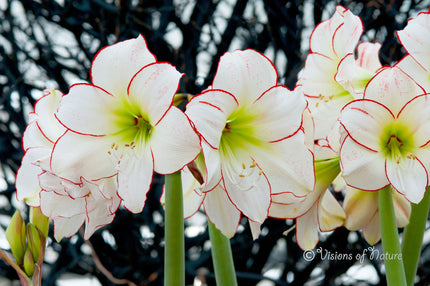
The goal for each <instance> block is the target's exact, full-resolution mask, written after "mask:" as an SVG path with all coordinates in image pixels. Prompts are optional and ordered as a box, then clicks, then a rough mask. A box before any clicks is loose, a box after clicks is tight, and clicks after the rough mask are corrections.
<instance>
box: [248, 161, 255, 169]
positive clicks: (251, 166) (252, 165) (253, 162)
mask: <svg viewBox="0 0 430 286" xmlns="http://www.w3.org/2000/svg"><path fill="white" fill-rule="evenodd" d="M255 166H257V163H255V161H252V164H251V165H250V166H249V168H255Z"/></svg>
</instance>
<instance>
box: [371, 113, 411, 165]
mask: <svg viewBox="0 0 430 286" xmlns="http://www.w3.org/2000/svg"><path fill="white" fill-rule="evenodd" d="M380 144H381V150H382V152H383V154H384V156H385V157H386V158H390V159H392V160H396V161H397V162H400V159H402V158H404V157H408V158H410V157H411V154H413V153H414V151H415V144H414V138H413V134H412V133H411V132H410V131H409V130H408V128H407V127H406V126H405V125H403V124H402V123H399V122H394V123H391V124H389V125H387V126H386V127H385V128H384V130H383V135H382V137H381V141H380Z"/></svg>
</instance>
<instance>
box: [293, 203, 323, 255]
mask: <svg viewBox="0 0 430 286" xmlns="http://www.w3.org/2000/svg"><path fill="white" fill-rule="evenodd" d="M317 215H318V211H317V207H316V206H314V207H313V208H311V209H310V210H309V211H308V212H307V213H306V214H304V215H303V216H301V217H298V218H297V220H296V240H297V244H298V245H299V246H300V248H301V249H303V250H309V249H313V248H315V246H316V245H317V243H318V218H317Z"/></svg>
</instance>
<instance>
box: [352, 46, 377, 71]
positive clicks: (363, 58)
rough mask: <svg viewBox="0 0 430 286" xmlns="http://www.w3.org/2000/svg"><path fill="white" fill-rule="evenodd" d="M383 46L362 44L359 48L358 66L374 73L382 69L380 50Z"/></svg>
mask: <svg viewBox="0 0 430 286" xmlns="http://www.w3.org/2000/svg"><path fill="white" fill-rule="evenodd" d="M381 46H382V45H381V43H371V42H361V43H360V44H359V45H358V46H357V54H358V58H357V64H358V66H360V67H362V68H364V69H366V70H368V71H369V72H372V73H374V72H376V71H377V70H378V69H379V68H381V67H382V65H381V62H380V61H379V50H380V49H381Z"/></svg>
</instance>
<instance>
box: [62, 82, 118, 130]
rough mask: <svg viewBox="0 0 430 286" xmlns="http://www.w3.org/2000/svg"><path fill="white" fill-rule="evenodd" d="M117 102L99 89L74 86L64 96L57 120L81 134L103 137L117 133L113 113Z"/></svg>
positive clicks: (79, 85)
mask: <svg viewBox="0 0 430 286" xmlns="http://www.w3.org/2000/svg"><path fill="white" fill-rule="evenodd" d="M118 103H119V102H118V101H117V100H115V98H114V97H113V96H112V95H110V94H109V93H107V92H106V91H104V90H103V89H101V88H98V87H96V86H92V85H89V84H75V85H73V86H72V87H71V88H70V90H69V94H67V95H65V96H64V97H63V99H62V101H61V104H60V107H59V109H58V113H57V118H58V119H59V120H60V122H61V123H62V124H63V125H64V126H66V127H67V128H68V129H71V130H73V131H74V132H77V133H81V134H90V135H96V136H100V135H105V134H111V133H115V132H116V131H118V127H116V125H115V124H114V122H115V113H114V112H113V111H114V109H115V107H116V105H117V104H118Z"/></svg>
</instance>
